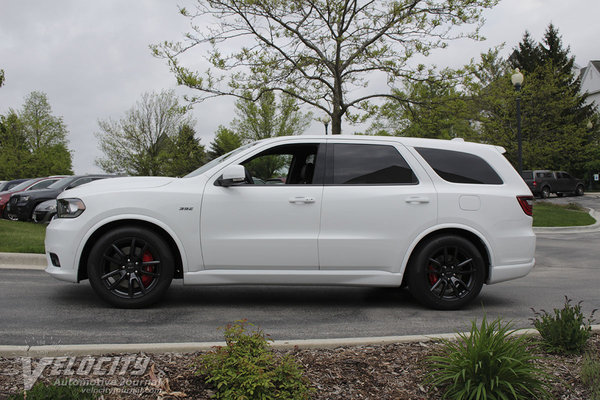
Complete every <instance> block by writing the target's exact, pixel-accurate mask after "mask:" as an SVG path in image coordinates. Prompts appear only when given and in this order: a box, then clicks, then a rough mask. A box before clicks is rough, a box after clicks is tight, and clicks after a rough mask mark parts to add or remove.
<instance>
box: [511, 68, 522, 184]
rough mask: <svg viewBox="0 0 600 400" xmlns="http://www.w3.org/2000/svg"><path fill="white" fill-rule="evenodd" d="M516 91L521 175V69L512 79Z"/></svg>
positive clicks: (516, 71)
mask: <svg viewBox="0 0 600 400" xmlns="http://www.w3.org/2000/svg"><path fill="white" fill-rule="evenodd" d="M510 80H511V81H512V84H513V86H514V87H515V90H516V91H517V146H518V160H519V173H521V172H523V143H522V142H523V141H522V139H521V96H519V92H520V91H521V85H522V84H523V74H522V73H521V71H519V68H517V69H516V70H515V73H514V74H513V75H512V76H511V77H510Z"/></svg>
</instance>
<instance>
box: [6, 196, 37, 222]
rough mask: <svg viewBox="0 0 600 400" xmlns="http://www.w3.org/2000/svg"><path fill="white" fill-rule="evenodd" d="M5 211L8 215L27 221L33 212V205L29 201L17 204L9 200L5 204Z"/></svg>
mask: <svg viewBox="0 0 600 400" xmlns="http://www.w3.org/2000/svg"><path fill="white" fill-rule="evenodd" d="M6 213H7V215H9V216H10V217H13V218H18V219H19V221H29V220H30V219H31V214H32V213H33V205H32V204H30V203H25V204H19V203H15V202H12V201H11V202H8V204H7V205H6Z"/></svg>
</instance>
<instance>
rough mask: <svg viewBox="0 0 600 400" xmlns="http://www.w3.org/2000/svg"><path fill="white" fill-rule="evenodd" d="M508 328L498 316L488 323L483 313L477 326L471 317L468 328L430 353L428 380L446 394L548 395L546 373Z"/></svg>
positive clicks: (453, 396) (489, 396)
mask: <svg viewBox="0 0 600 400" xmlns="http://www.w3.org/2000/svg"><path fill="white" fill-rule="evenodd" d="M511 327H512V324H511V323H506V324H504V323H502V320H501V319H500V318H498V319H496V320H495V321H493V322H492V323H489V324H488V323H487V321H486V317H485V316H484V317H483V321H482V322H481V326H480V327H478V326H477V324H476V322H475V321H473V323H472V327H471V331H470V333H468V334H464V333H459V339H458V341H450V340H444V341H443V346H442V349H441V354H440V355H435V356H430V357H428V359H427V368H428V373H427V378H426V379H427V382H428V383H429V384H430V385H432V386H434V387H436V388H437V389H439V390H440V391H441V392H442V393H443V398H444V399H456V400H462V399H464V400H467V399H468V400H471V399H477V400H486V399H493V400H496V399H505V400H507V399H515V400H519V399H539V398H548V397H549V396H550V395H549V392H548V385H547V383H546V382H545V381H544V380H543V378H545V377H547V374H546V373H545V372H544V371H543V370H542V369H541V368H540V367H538V366H536V364H535V363H534V361H535V359H536V357H534V356H533V355H532V354H531V353H530V352H529V350H528V349H527V347H526V341H525V340H526V337H525V336H520V337H517V336H514V335H512V336H511V334H512V333H513V332H514V330H512V329H511Z"/></svg>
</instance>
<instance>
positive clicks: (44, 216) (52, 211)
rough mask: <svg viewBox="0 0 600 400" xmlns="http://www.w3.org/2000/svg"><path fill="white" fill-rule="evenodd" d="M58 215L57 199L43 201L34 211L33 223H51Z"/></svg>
mask: <svg viewBox="0 0 600 400" xmlns="http://www.w3.org/2000/svg"><path fill="white" fill-rule="evenodd" d="M55 215H56V199H52V200H46V201H42V202H41V203H40V204H38V205H37V206H36V207H35V210H33V216H32V220H33V222H40V223H49V222H50V221H51V220H52V218H54V216H55Z"/></svg>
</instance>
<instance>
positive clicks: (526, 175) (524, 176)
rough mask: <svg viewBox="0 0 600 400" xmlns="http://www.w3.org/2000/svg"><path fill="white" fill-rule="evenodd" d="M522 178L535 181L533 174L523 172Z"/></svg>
mask: <svg viewBox="0 0 600 400" xmlns="http://www.w3.org/2000/svg"><path fill="white" fill-rule="evenodd" d="M521 176H522V177H523V179H533V172H531V171H523V172H521Z"/></svg>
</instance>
